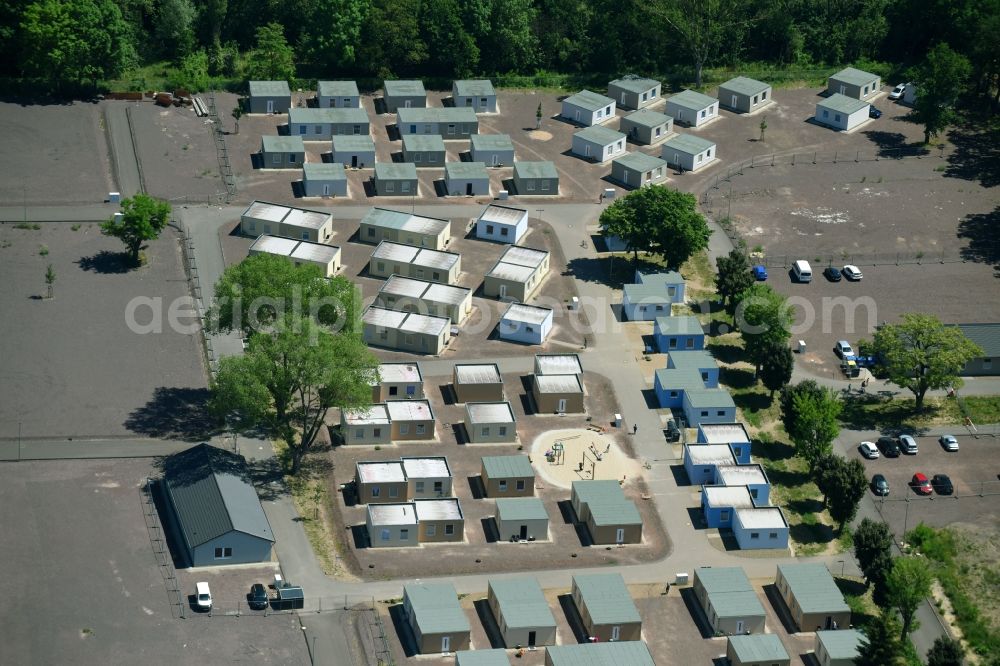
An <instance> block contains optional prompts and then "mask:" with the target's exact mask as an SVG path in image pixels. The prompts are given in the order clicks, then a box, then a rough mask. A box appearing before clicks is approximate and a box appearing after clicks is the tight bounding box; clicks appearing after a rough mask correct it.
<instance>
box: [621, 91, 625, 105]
mask: <svg viewBox="0 0 1000 666" xmlns="http://www.w3.org/2000/svg"><path fill="white" fill-rule="evenodd" d="M621 104H622V106H625V93H622V99H621Z"/></svg>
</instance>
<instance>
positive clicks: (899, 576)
mask: <svg viewBox="0 0 1000 666" xmlns="http://www.w3.org/2000/svg"><path fill="white" fill-rule="evenodd" d="M933 580H934V577H933V576H932V575H931V570H930V568H929V567H928V566H927V561H926V560H925V559H923V558H920V557H897V558H896V559H895V560H893V563H892V571H890V572H889V577H888V578H887V579H886V589H887V591H888V593H889V603H891V604H892V606H893V607H894V608H895V609H896V610H898V611H899V615H900V617H902V618H903V626H902V628H901V630H900V634H899V639H900V640H905V639H906V637H907V636H908V635H909V634H910V632H911V631H915V630H916V629H917V628H918V627H919V623H917V621H916V619H915V618H914V616H915V615H916V612H917V606H919V605H920V603H921V602H922V601H923V600H924V599H926V598H927V597H928V596H929V595H930V593H931V583H932V582H933Z"/></svg>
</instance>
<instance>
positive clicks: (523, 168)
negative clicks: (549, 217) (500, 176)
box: [514, 162, 559, 196]
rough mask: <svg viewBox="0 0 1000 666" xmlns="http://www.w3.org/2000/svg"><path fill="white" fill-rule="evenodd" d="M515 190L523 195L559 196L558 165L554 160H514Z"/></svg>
mask: <svg viewBox="0 0 1000 666" xmlns="http://www.w3.org/2000/svg"><path fill="white" fill-rule="evenodd" d="M514 191H515V193H517V194H519V195H521V196H525V195H547V196H559V172H558V171H556V165H555V164H553V163H552V162H514Z"/></svg>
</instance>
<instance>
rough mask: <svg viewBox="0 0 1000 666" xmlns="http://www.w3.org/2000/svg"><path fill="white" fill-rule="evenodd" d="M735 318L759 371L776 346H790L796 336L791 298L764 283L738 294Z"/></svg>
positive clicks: (748, 351)
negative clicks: (790, 340) (793, 328)
mask: <svg viewBox="0 0 1000 666" xmlns="http://www.w3.org/2000/svg"><path fill="white" fill-rule="evenodd" d="M734 321H735V323H736V326H737V327H738V328H739V330H740V337H741V338H742V339H743V348H744V349H745V350H746V353H747V356H749V357H750V362H751V363H753V364H754V373H755V374H760V368H761V366H762V365H763V364H764V360H765V359H766V358H767V357H768V355H770V354H771V353H773V351H774V349H775V348H776V347H779V346H787V345H788V339H789V338H790V337H791V335H792V333H791V327H792V308H791V306H790V305H789V304H788V300H787V299H786V298H785V297H784V296H782V295H781V294H779V293H778V292H776V291H775V290H774V289H772V288H771V287H770V286H768V285H766V284H763V283H761V282H756V283H754V284H752V285H751V286H750V288H749V289H747V290H745V291H744V292H743V293H741V294H740V295H739V296H738V297H737V304H736V311H735V315H734Z"/></svg>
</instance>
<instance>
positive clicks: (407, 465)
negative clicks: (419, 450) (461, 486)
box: [400, 456, 451, 479]
mask: <svg viewBox="0 0 1000 666" xmlns="http://www.w3.org/2000/svg"><path fill="white" fill-rule="evenodd" d="M400 461H401V462H402V465H403V469H404V470H405V471H406V478H408V479H443V478H448V477H450V476H451V467H449V466H448V459H447V458H445V457H444V456H403V457H402V458H400Z"/></svg>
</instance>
